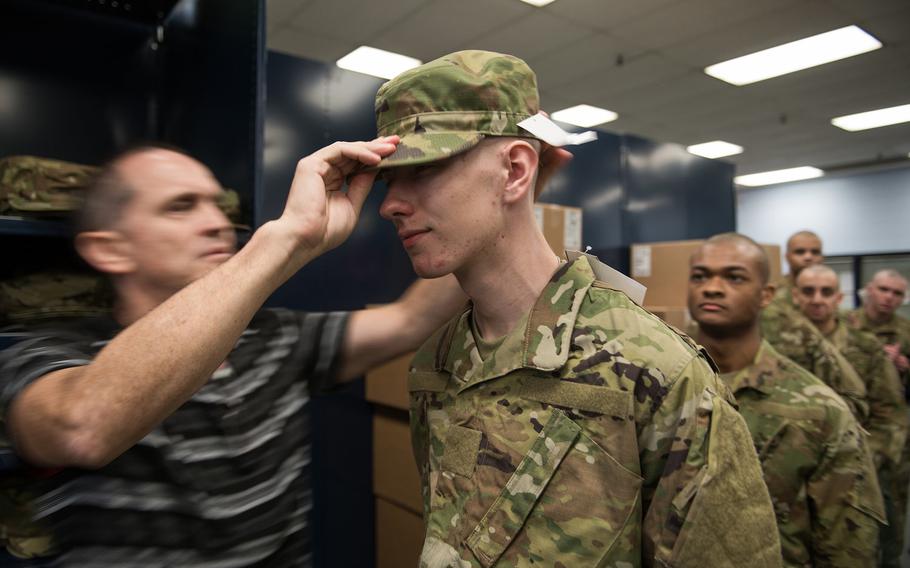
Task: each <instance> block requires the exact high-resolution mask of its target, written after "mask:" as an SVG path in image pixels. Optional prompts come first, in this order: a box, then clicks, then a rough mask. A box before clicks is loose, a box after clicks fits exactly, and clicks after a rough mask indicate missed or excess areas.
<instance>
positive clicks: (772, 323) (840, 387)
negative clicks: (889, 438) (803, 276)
mask: <svg viewBox="0 0 910 568" xmlns="http://www.w3.org/2000/svg"><path fill="white" fill-rule="evenodd" d="M786 258H787V263H788V264H789V266H790V273H789V274H787V275H785V276H783V277H781V279H780V280H779V281H778V282H777V283H775V284H774V288H775V292H774V297H773V298H772V300H771V303H770V304H768V306H767V307H766V308H765V309H764V310H762V314H761V327H762V336H763V337H764V339H765V340H766V341H767V342H768V343H770V344H771V345H773V346H774V348H775V349H777V351H778V352H779V353H781V354H782V355H784V356H785V357H787V358H789V359H791V360H793V361H795V362H796V363H797V364H799V365H800V366H802V367H804V368H805V369H806V370H808V371H809V372H810V373H812V374H813V375H815V376H816V377H818V378H819V379H821V380H822V382H824V383H825V384H826V385H828V386H829V387H831V388H833V389H834V390H835V391H836V392H837V393H838V394H839V395H841V396H842V397H843V398H844V400H845V401H846V402H847V404H848V405H850V408H851V410H853V413H854V415H855V416H856V417H857V418H858V419H859V421H860V422H865V421H866V420H867V419H868V416H869V402H868V400H866V398H867V396H868V395H867V393H866V386H865V381H864V379H863V378H862V377H860V376H859V374H858V373H857V372H856V370H855V369H853V367H852V365H850V363H849V362H848V361H847V360H846V359H845V358H844V357H843V355H842V354H841V353H840V351H838V349H837V348H836V347H834V346H833V345H831V344H830V343H829V342H827V341H826V340H825V339H824V337H823V336H822V334H821V333H820V332H819V331H818V330H817V329H816V328H815V326H813V325H812V324H811V322H809V321H808V320H806V318H805V317H803V315H802V313H800V311H799V310H798V309H797V308H796V305H795V303H794V300H793V287H794V285H795V283H796V277H797V276H798V275H799V273H800V272H801V271H802V270H804V269H805V268H807V267H809V266H813V265H816V264H819V263H820V262H822V260H823V259H824V257H823V256H822V241H821V239H820V238H819V236H818V235H816V234H815V233H813V232H812V231H799V232H797V233H794V234H793V235H792V236H791V237H790V238H789V239H788V240H787V252H786Z"/></svg>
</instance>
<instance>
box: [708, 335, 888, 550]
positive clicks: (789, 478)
mask: <svg viewBox="0 0 910 568" xmlns="http://www.w3.org/2000/svg"><path fill="white" fill-rule="evenodd" d="M722 378H723V380H724V381H725V382H726V384H727V385H728V386H729V387H730V389H732V390H733V393H734V395H735V396H736V401H737V403H738V404H739V410H740V414H742V416H743V418H745V420H746V424H748V425H749V430H750V431H751V433H752V437H753V440H754V442H755V448H756V450H757V451H758V454H759V459H760V460H761V463H762V469H763V470H764V472H765V481H766V482H767V485H768V490H769V491H770V493H771V500H772V502H773V503H774V509H775V512H776V513H777V525H778V529H779V531H780V542H781V550H782V551H783V558H784V564H785V565H786V566H842V567H844V568H854V567H862V566H869V567H872V566H875V565H876V561H877V557H876V555H877V547H878V531H879V525H880V524H881V523H884V509H883V504H882V498H881V492H880V490H879V487H878V483H877V481H876V476H875V470H874V466H873V464H872V459H871V456H870V453H869V449H868V447H867V446H866V436H865V435H863V434H862V431H861V428H860V427H859V425H858V424H857V422H856V419H855V418H854V417H853V415H852V414H851V413H850V411H849V409H848V408H847V406H846V405H845V404H844V402H843V399H842V398H841V397H839V396H838V395H837V394H836V393H835V392H834V391H833V390H832V389H830V388H829V387H827V386H826V385H824V384H822V382H821V381H819V380H818V379H817V378H816V377H813V376H812V375H811V374H809V373H808V372H806V370H805V369H803V368H801V367H799V366H798V365H796V364H794V363H793V362H792V361H789V360H788V359H786V358H785V357H783V356H781V355H780V354H779V353H778V352H777V351H775V349H774V348H773V347H772V346H771V345H770V344H768V342H767V341H763V342H762V346H761V348H760V350H759V352H758V354H757V355H756V357H755V361H754V362H753V363H752V365H750V366H749V367H746V368H745V369H742V370H740V371H737V372H733V373H727V374H724V375H722Z"/></svg>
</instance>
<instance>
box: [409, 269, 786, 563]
mask: <svg viewBox="0 0 910 568" xmlns="http://www.w3.org/2000/svg"><path fill="white" fill-rule="evenodd" d="M471 318H472V313H471V309H470V307H469V308H468V309H467V310H466V311H465V312H464V313H462V314H461V315H460V316H457V317H456V318H454V319H453V320H452V321H451V322H450V323H449V324H447V325H446V326H444V327H443V328H442V329H441V330H439V331H438V332H437V333H436V334H435V335H434V336H433V337H431V338H430V339H429V340H428V341H427V342H426V343H425V344H424V345H423V347H422V348H421V349H420V350H419V351H418V353H417V355H416V356H415V358H414V360H413V363H412V368H411V371H410V373H409V377H408V388H409V391H410V396H411V429H412V441H413V444H414V452H415V455H416V458H417V463H418V467H419V469H420V475H421V479H422V490H423V498H424V516H425V519H426V524H427V532H426V538H425V542H424V547H423V551H422V554H421V560H420V565H421V566H423V567H428V568H436V567H443V566H444V567H449V566H456V567H460V568H467V567H476V566H484V567H490V566H509V567H513V566H514V567H531V566H535V567H536V566H547V567H557V566H563V567H567V566H571V567H587V566H617V567H638V566H712V567H727V566H729V567H733V566H737V567H738V566H747V565H748V566H779V565H780V562H781V557H780V554H781V553H780V545H779V542H778V539H777V530H776V526H775V520H774V512H773V509H772V505H771V502H770V498H769V496H768V492H767V488H766V487H765V485H764V482H763V481H762V479H761V470H760V466H759V463H758V459H757V456H756V454H755V451H754V448H753V446H752V444H751V443H750V437H749V432H748V430H747V428H746V425H745V423H744V421H743V420H742V417H741V416H739V414H738V413H737V412H736V410H735V409H734V407H733V406H732V404H731V403H732V401H733V398H732V396H731V394H730V392H729V390H728V389H727V388H726V387H725V386H724V385H723V383H722V382H721V381H720V379H719V378H718V377H717V375H716V374H715V372H714V370H713V369H712V366H711V363H710V362H709V360H708V359H707V357H706V356H705V355H704V354H703V353H704V352H703V351H700V350H699V349H698V347H697V346H696V345H695V344H694V343H693V342H692V341H691V340H690V339H688V337H686V336H683V335H679V334H678V333H676V332H674V331H673V330H671V329H670V328H669V327H667V326H666V325H665V324H664V323H663V322H661V321H660V320H659V319H658V318H657V317H656V316H654V315H652V314H649V313H648V312H646V311H645V310H643V309H642V308H640V307H639V306H637V305H635V304H634V303H633V302H632V301H631V300H629V299H628V297H627V296H625V295H624V294H622V293H621V292H617V291H615V290H611V289H609V288H608V287H607V286H606V285H605V284H603V283H601V282H599V281H596V280H595V277H594V274H593V271H592V269H591V266H590V264H589V263H588V261H587V259H586V258H584V257H581V258H579V259H577V260H576V261H574V262H573V263H570V264H565V265H563V266H562V267H560V269H559V270H558V271H557V272H556V274H555V275H554V276H553V278H552V279H551V281H550V282H549V283H548V285H547V286H546V288H545V289H544V290H543V292H542V293H541V296H540V297H539V299H538V300H537V302H536V304H535V305H534V307H533V308H532V309H531V311H530V312H529V313H528V314H527V315H526V316H525V317H524V318H523V320H522V322H521V323H520V324H519V326H518V327H517V328H516V329H515V330H513V332H511V333H510V334H508V335H506V336H505V338H504V339H503V340H502V342H501V343H499V344H498V346H497V345H496V342H493V343H491V344H488V347H492V351H490V352H489V353H488V356H487V357H485V358H484V357H482V356H481V352H480V350H479V349H478V345H477V341H476V339H475V337H474V334H473V333H472V330H471Z"/></svg>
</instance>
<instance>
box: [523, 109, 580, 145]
mask: <svg viewBox="0 0 910 568" xmlns="http://www.w3.org/2000/svg"><path fill="white" fill-rule="evenodd" d="M518 126H520V127H521V128H524V129H525V130H527V131H528V132H530V133H531V134H533V135H534V136H536V137H537V138H540V139H541V140H543V141H544V142H546V143H547V144H549V145H550V146H570V145H572V146H577V145H579V144H584V143H585V142H591V141H593V140H597V133H596V132H594V131H593V130H586V131H584V132H579V133H577V134H573V133H570V132H566V131H565V130H563V129H562V128H560V127H559V125H557V124H556V123H555V122H553V121H552V120H550V119H549V118H547V117H546V116H544V115H542V114H535V115H534V116H531V117H529V118H526V119H524V120H522V121H521V122H519V123H518Z"/></svg>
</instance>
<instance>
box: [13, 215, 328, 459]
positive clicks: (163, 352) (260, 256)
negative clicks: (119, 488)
mask: <svg viewBox="0 0 910 568" xmlns="http://www.w3.org/2000/svg"><path fill="white" fill-rule="evenodd" d="M292 257H296V258H294V260H293V261H292ZM310 258H312V257H310ZM308 260H309V259H308V258H307V255H306V254H305V253H301V251H299V250H296V248H295V243H294V242H293V240H292V238H291V237H290V236H288V235H287V234H285V232H284V231H282V230H281V228H280V227H279V226H278V225H277V224H274V223H271V224H267V225H265V226H263V227H262V228H261V229H260V230H259V231H258V232H257V233H256V234H255V235H253V237H252V239H251V240H250V242H249V243H248V244H247V246H246V247H245V248H244V249H243V250H242V251H240V252H239V253H237V254H236V255H235V256H234V257H233V258H231V259H230V260H228V261H227V262H225V263H224V264H223V265H221V266H219V267H218V268H216V269H214V270H212V271H211V272H210V273H209V274H207V275H206V276H204V277H202V278H201V279H199V280H197V281H196V282H194V283H192V284H190V285H188V286H187V287H185V288H184V289H182V290H181V291H180V292H178V293H176V294H175V295H173V296H172V297H170V298H169V299H168V300H167V301H165V302H164V303H163V304H161V305H160V306H158V307H157V308H155V309H153V310H152V311H150V312H149V313H147V314H146V315H145V316H143V317H142V318H140V319H139V320H137V321H136V322H135V323H133V324H132V325H130V326H129V327H127V328H126V329H125V330H124V331H123V332H122V333H120V334H119V335H118V336H117V337H116V338H114V339H113V340H112V341H111V342H110V343H109V344H108V345H106V346H105V347H104V348H103V349H102V350H101V351H100V352H99V353H98V356H97V357H96V358H95V359H94V361H93V362H92V363H91V364H89V365H87V366H85V367H79V368H74V369H67V370H64V371H59V372H57V373H56V375H57V376H55V377H51V376H50V375H49V377H51V379H50V380H44V379H41V380H38V381H37V382H35V383H34V384H33V385H31V386H30V387H28V388H27V389H26V390H25V391H24V392H23V393H22V395H21V396H20V397H19V398H18V399H17V400H16V402H15V403H14V405H13V408H12V421H13V424H14V425H15V428H14V429H13V431H14V435H15V438H16V442H17V445H18V446H19V449H20V451H21V452H22V453H23V454H24V456H25V457H26V458H27V459H29V460H30V461H32V462H35V463H36V464H40V465H48V466H63V465H81V466H85V467H93V466H99V465H103V464H104V463H107V462H108V461H110V460H111V459H113V458H114V457H116V456H117V455H119V454H120V453H122V452H123V451H125V450H126V449H127V448H129V447H130V446H131V445H133V444H134V443H136V442H137V441H138V440H140V439H141V438H142V437H143V436H145V435H146V434H147V433H148V432H149V431H150V430H151V429H152V428H153V427H154V426H155V425H156V424H158V423H160V422H161V421H162V420H164V418H166V417H167V416H168V415H169V414H171V413H172V412H173V411H174V410H175V409H176V408H178V407H179V406H180V405H181V404H183V403H184V402H185V401H186V400H187V399H189V397H191V396H192V395H193V393H195V392H196V391H197V390H198V389H199V388H200V387H201V386H202V385H203V384H205V382H206V381H207V380H208V378H209V377H210V376H211V374H212V373H213V372H214V370H215V369H216V368H217V367H218V365H220V364H221V362H222V361H224V359H225V358H226V357H227V354H228V353H229V352H230V350H231V349H232V348H233V346H234V344H235V343H236V341H237V338H238V337H239V336H240V334H241V333H242V332H243V330H244V329H245V328H246V326H247V325H248V324H249V321H250V320H251V319H252V317H253V315H254V314H255V313H256V311H257V310H258V309H259V307H260V306H261V305H262V303H263V302H264V301H265V300H266V298H268V296H269V295H270V294H271V293H272V292H273V291H274V290H275V288H277V287H278V286H279V285H281V284H282V283H283V282H284V281H285V280H286V279H287V278H288V277H289V276H290V275H291V274H293V273H294V272H295V271H296V270H297V269H299V268H300V266H302V265H303V264H304V263H305V262H307V261H308Z"/></svg>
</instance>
